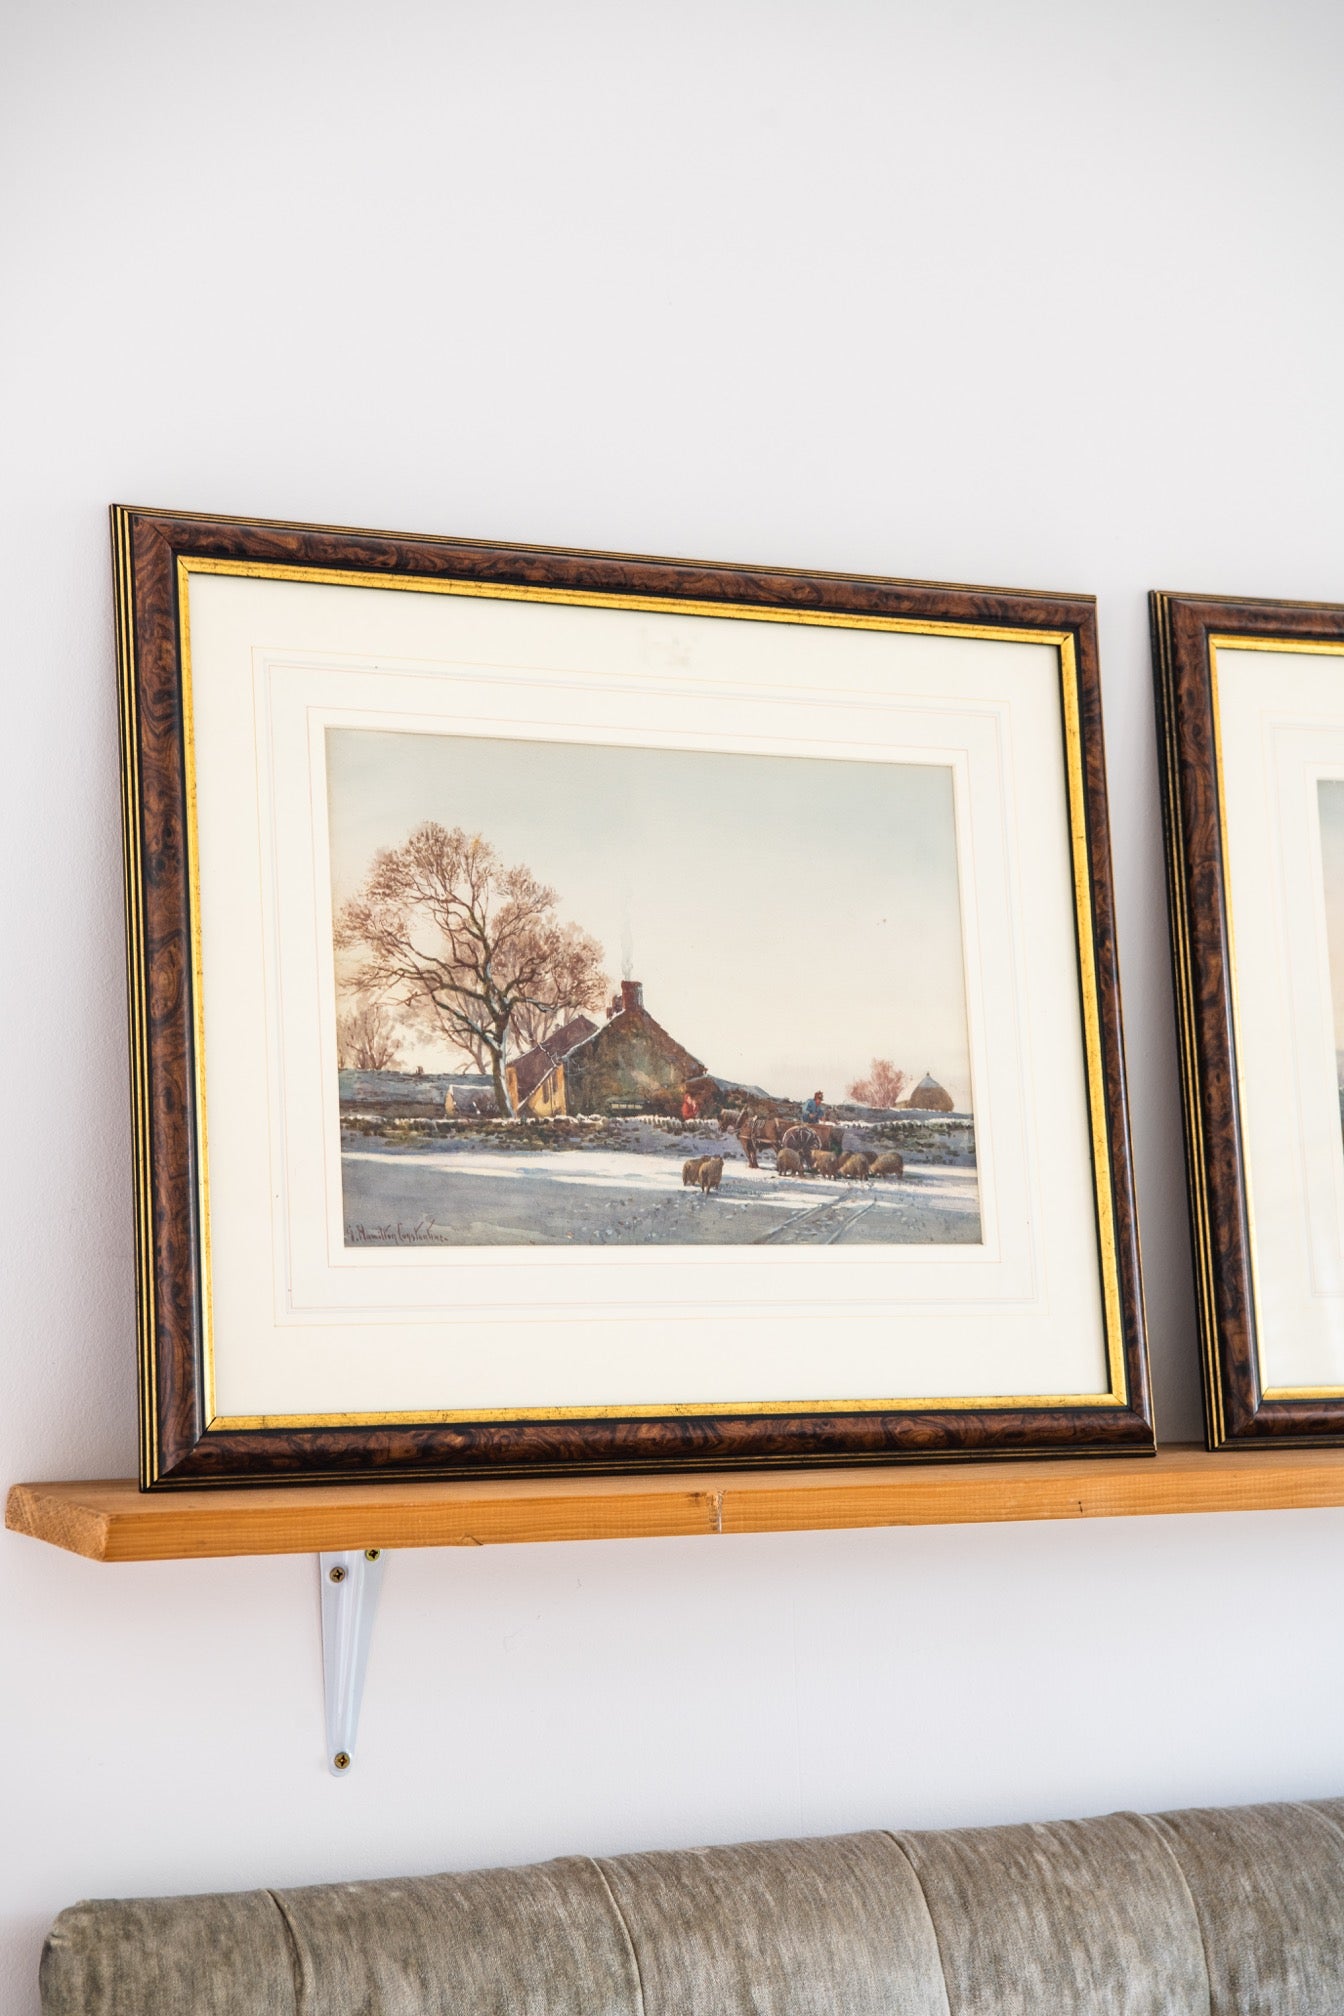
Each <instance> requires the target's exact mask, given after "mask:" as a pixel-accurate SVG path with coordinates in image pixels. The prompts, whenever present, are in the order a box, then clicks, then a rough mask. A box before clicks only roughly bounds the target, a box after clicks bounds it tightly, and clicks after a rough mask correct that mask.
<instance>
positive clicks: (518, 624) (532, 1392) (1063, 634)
mask: <svg viewBox="0 0 1344 2016" xmlns="http://www.w3.org/2000/svg"><path fill="white" fill-rule="evenodd" d="M112 526H113V549H114V563H115V582H116V608H117V636H118V658H119V666H120V684H121V702H122V744H123V747H122V754H123V776H124V813H125V845H126V861H127V928H128V945H129V975H130V1031H131V1073H132V1099H133V1113H134V1146H135V1198H136V1246H137V1262H138V1295H139V1351H140V1393H141V1428H142V1481H143V1483H144V1484H145V1486H146V1487H147V1488H149V1487H157V1486H174V1485H192V1486H199V1485H204V1484H221V1485H222V1484H228V1483H232V1482H237V1481H239V1480H244V1481H246V1480H254V1481H284V1480H287V1479H288V1480H302V1479H305V1478H308V1479H318V1478H325V1479H332V1478H378V1477H386V1478H394V1477H398V1476H407V1475H411V1474H420V1475H426V1474H428V1475H471V1474H478V1475H479V1474H481V1473H494V1474H527V1473H548V1472H549V1473H554V1472H560V1471H566V1470H586V1471H593V1470H603V1469H606V1470H637V1469H657V1468H665V1469H666V1468H688V1467H705V1466H714V1467H721V1466H730V1465H747V1464H776V1465H778V1464H787V1463H798V1462H827V1463H853V1462H858V1461H889V1460H895V1459H901V1458H918V1457H935V1456H943V1457H947V1456H963V1457H971V1456H1011V1455H1017V1454H1022V1455H1025V1454H1029V1453H1037V1454H1039V1453H1041V1452H1047V1453H1048V1452H1059V1453H1065V1452H1076V1451H1079V1450H1085V1451H1095V1452H1096V1453H1098V1454H1104V1453H1108V1452H1116V1453H1122V1452H1133V1451H1136V1450H1138V1451H1146V1450H1150V1449H1151V1448H1152V1446H1153V1434H1152V1419H1151V1410H1150V1405H1149V1394H1148V1374H1147V1364H1146V1356H1145V1338H1144V1320H1143V1305H1142V1292H1141V1285H1140V1273H1139V1253H1138V1238H1137V1229H1136V1219H1135V1205H1134V1186H1133V1174H1132V1168H1131V1161H1130V1147H1129V1129H1128V1116H1127V1110H1126V1093H1125V1073H1124V1063H1123V1050H1122V1040H1121V1024H1120V990H1119V982H1118V977H1117V972H1116V956H1115V933H1114V925H1113V916H1112V894H1111V866H1110V852H1109V840H1108V832H1107V813H1106V785H1105V774H1104V758H1103V748H1102V727H1101V700H1100V691H1099V679H1098V667H1097V648H1096V624H1095V611H1094V605H1093V603H1092V601H1091V599H1090V598H1086V597H1079V596H1056V595H1046V594H1029V593H1010V592H1004V591H999V590H988V589H979V588H957V587H942V586H934V585H929V584H924V583H913V582H901V581H890V580H875V579H863V578H851V577H848V576H840V575H833V574H809V573H805V572H798V571H783V570H775V571H764V570H759V569H752V568H743V567H730V566H718V565H709V564H706V563H702V562H694V561H678V560H658V559H648V558H636V557H630V556H622V555H619V554H601V553H582V552H565V551H552V550H547V549H540V548H535V547H524V546H503V545H491V544H484V543H479V542H473V541H468V540H458V539H442V538H419V537H407V536H402V535H395V534H385V533H375V532H359V531H349V530H340V529H332V528H323V527H315V526H303V525H284V524H267V523H259V522H251V521H246V520H238V519H217V518H208V517H203V516H197V515H193V514H190V513H185V512H171V511H155V510H133V509H125V508H121V507H118V508H116V509H115V510H114V511H113V514H112Z"/></svg>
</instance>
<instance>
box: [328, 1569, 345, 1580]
mask: <svg viewBox="0 0 1344 2016" xmlns="http://www.w3.org/2000/svg"><path fill="white" fill-rule="evenodd" d="M327 1580H328V1581H329V1582H344V1580H345V1570H344V1568H329V1569H328V1570H327Z"/></svg>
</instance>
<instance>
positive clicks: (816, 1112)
mask: <svg viewBox="0 0 1344 2016" xmlns="http://www.w3.org/2000/svg"><path fill="white" fill-rule="evenodd" d="M825 1097H826V1095H825V1093H823V1092H814V1093H813V1094H812V1097H811V1098H810V1099H804V1101H803V1118H804V1120H806V1121H807V1123H808V1125H809V1126H815V1124H816V1122H817V1121H818V1120H823V1119H824V1118H825V1117H826V1106H825Z"/></svg>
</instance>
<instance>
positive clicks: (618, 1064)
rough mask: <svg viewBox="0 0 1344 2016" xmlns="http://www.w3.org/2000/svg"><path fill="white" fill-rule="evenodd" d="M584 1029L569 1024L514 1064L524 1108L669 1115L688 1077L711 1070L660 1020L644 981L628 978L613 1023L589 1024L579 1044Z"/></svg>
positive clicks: (513, 1084) (519, 1106)
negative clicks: (653, 1011)
mask: <svg viewBox="0 0 1344 2016" xmlns="http://www.w3.org/2000/svg"><path fill="white" fill-rule="evenodd" d="M586 1019H587V1018H586V1017H584V1016H580V1017H578V1018H577V1021H578V1022H584V1021H586ZM576 1026H577V1025H576V1023H574V1022H571V1023H568V1024H566V1026H565V1028H564V1029H562V1030H558V1031H557V1032H556V1034H555V1035H554V1036H552V1037H550V1038H549V1039H548V1040H547V1042H546V1043H544V1044H539V1045H538V1046H537V1048H536V1049H535V1050H529V1051H528V1052H527V1053H526V1055H525V1056H522V1057H520V1058H518V1060H517V1062H516V1063H514V1064H510V1065H509V1066H508V1073H507V1075H508V1081H509V1090H510V1093H511V1094H512V1096H513V1101H514V1106H515V1109H516V1110H517V1111H518V1112H520V1113H521V1112H528V1113H534V1114H537V1115H545V1114H553V1113H569V1114H574V1113H645V1112H666V1111H669V1110H670V1109H671V1107H672V1105H673V1103H674V1100H675V1097H676V1095H677V1094H679V1093H680V1092H681V1091H682V1089H683V1087H684V1086H685V1084H686V1082H687V1080H688V1079H691V1078H698V1077H700V1076H701V1075H702V1074H703V1072H704V1069H705V1067H704V1065H703V1063H702V1062H701V1060H700V1059H699V1058H698V1057H694V1056H692V1054H691V1052H690V1051H689V1050H686V1049H683V1047H682V1045H681V1044H680V1043H678V1042H677V1040H676V1038H675V1037H673V1036H670V1035H669V1034H668V1032H667V1030H666V1029H664V1028H663V1026H662V1024H661V1023H660V1022H655V1020H654V1018H653V1016H652V1015H650V1013H649V1011H648V1009H647V1008H646V1007H645V1006H644V989H643V987H642V986H641V985H640V983H639V981H638V980H623V981H622V982H621V991H620V993H619V994H618V995H617V996H616V998H615V1000H614V1001H613V1002H612V1004H611V1012H610V1014H609V1015H608V1017H607V1020H606V1021H605V1022H604V1023H602V1025H601V1026H600V1027H599V1028H594V1027H593V1025H592V1024H591V1023H589V1024H588V1030H587V1032H585V1033H583V1034H581V1035H579V1036H578V1037H577V1038H576V1039H575V1040H574V1041H572V1042H571V1041H569V1040H568V1039H569V1036H570V1032H571V1031H572V1030H574V1029H575V1027H576ZM515 1088H516V1089H515Z"/></svg>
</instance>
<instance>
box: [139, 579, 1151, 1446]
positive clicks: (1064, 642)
mask: <svg viewBox="0 0 1344 2016" xmlns="http://www.w3.org/2000/svg"><path fill="white" fill-rule="evenodd" d="M176 564H177V588H178V637H179V650H180V666H181V682H182V722H183V769H184V776H185V779H186V796H187V803H186V810H187V836H186V842H187V844H186V855H187V880H188V899H189V915H190V928H191V973H192V1033H193V1041H194V1044H195V1058H194V1068H193V1098H194V1105H195V1113H196V1124H197V1143H198V1168H197V1184H198V1189H197V1209H198V1213H199V1217H200V1225H201V1238H200V1252H201V1325H202V1360H203V1371H204V1375H205V1416H206V1423H205V1432H206V1433H227V1432H233V1431H239V1432H241V1431H247V1430H258V1429H279V1428H317V1427H383V1426H386V1427H393V1426H411V1425H416V1424H420V1425H424V1426H434V1425H442V1426H447V1425H451V1424H453V1423H461V1424H463V1425H466V1424H469V1423H472V1422H485V1421H565V1420H637V1419H673V1418H677V1417H693V1416H703V1417H720V1416H753V1417H754V1416H768V1415H792V1414H800V1415H808V1414H878V1413H926V1414H927V1413H944V1412H958V1413H973V1412H987V1411H1010V1410H1013V1411H1016V1410H1022V1409H1029V1408H1039V1409H1047V1410H1059V1409H1062V1408H1098V1409H1099V1408H1105V1407H1116V1406H1122V1407H1123V1406H1126V1405H1127V1404H1128V1398H1129V1396H1128V1387H1127V1380H1126V1377H1125V1362H1124V1325H1123V1312H1122V1309H1121V1303H1120V1286H1119V1262H1118V1242H1117V1236H1116V1225H1115V1196H1114V1186H1113V1183H1112V1177H1111V1164H1110V1131H1109V1127H1108V1124H1107V1115H1106V1100H1105V1074H1104V1070H1103V1060H1102V1054H1101V1015H1100V1002H1099V999H1098V994H1097V970H1096V948H1095V943H1094V938H1093V919H1092V876H1091V865H1090V858H1089V852H1088V846H1087V801H1086V791H1085V787H1084V779H1083V766H1082V735H1081V724H1080V719H1079V703H1078V668H1077V654H1076V648H1075V643H1074V637H1073V633H1072V632H1071V631H1069V630H1047V629H1039V630H1036V629H1026V628H1020V627H1015V626H1011V625H1003V624H980V623H958V622H952V621H943V620H938V619H933V618H919V617H887V616H864V615H858V614H853V613H849V612H846V611H834V612H831V611H817V610H792V609H784V610H780V609H773V608H761V607H758V606H756V605H754V604H750V603H732V602H729V603H723V602H702V601H697V600H693V599H691V598H686V597H681V596H649V595H621V594H606V593H602V592H600V591H596V590H590V589H568V588H535V587H529V586H525V585H515V584H511V583H508V584H506V583H495V582H477V581H456V580H452V581H442V580H432V581H431V580H423V579H420V578H412V577H407V576H394V577H389V576H387V575H384V574H364V573H359V572H353V571H347V570H343V569H337V568H323V567H304V566H296V565H293V564H285V563H277V562H269V561H248V560H220V559H211V558H206V557H199V558H197V557H189V556H185V555H179V556H178V558H177V563H176ZM192 574H216V575H232V576H239V577H243V578H246V579H252V580H273V581H294V582H298V583H300V584H304V585H312V586H323V587H339V588H376V589H381V590H383V591H385V592H388V593H392V594H404V593H413V594H439V595H461V596H468V597H475V598H480V599H484V600H490V601H523V602H552V603H557V604H567V605H569V606H577V607H587V608H602V609H627V610H628V609H637V610H642V611H645V612H649V613H655V614H669V615H681V616H701V617H720V618H724V619H726V620H729V621H734V620H735V621H739V622H740V621H746V622H765V623H791V624H802V625H808V626H814V627H817V628H822V629H840V630H876V631H887V632H893V633H899V634H907V635H920V636H935V637H974V638H982V639H984V640H986V641H990V642H998V643H1021V644H1045V645H1052V646H1053V647H1054V648H1055V650H1056V652H1057V654H1058V660H1059V671H1060V686H1059V691H1060V702H1061V732H1062V739H1063V753H1064V767H1065V784H1066V793H1065V795H1066V803H1067V807H1068V823H1069V840H1070V851H1071V856H1072V867H1073V885H1074V913H1075V932H1076V940H1077V947H1078V961H1079V973H1078V979H1079V991H1080V996H1081V1007H1082V1018H1083V1039H1084V1040H1083V1048H1084V1064H1085V1072H1086V1079H1087V1095H1088V1114H1089V1121H1090V1127H1091V1140H1092V1165H1093V1196H1094V1200H1095V1205H1096V1222H1097V1240H1098V1264H1099V1273H1100V1287H1101V1301H1102V1322H1103V1330H1104V1334H1105V1343H1106V1367H1107V1380H1108V1384H1107V1390H1106V1391H1105V1392H1101V1393H1077V1394H1075V1393H1049V1394H1043V1393H1032V1394H990V1395H983V1394H982V1395H975V1396H969V1397H965V1396H946V1397H944V1396H939V1397H935V1398H923V1397H920V1398H909V1397H887V1398H881V1399H865V1400H852V1399H848V1400H789V1401H747V1402H738V1403H732V1402H726V1401H704V1402H701V1401H687V1402H659V1403H642V1404H638V1405H626V1406H611V1405H605V1404H604V1405H601V1406H587V1407H549V1408H537V1407H530V1408H522V1407H501V1408H417V1409H414V1410H409V1411H406V1410H369V1411H367V1412H366V1411H359V1412H337V1413H329V1414H315V1413H303V1414H274V1415H222V1414H218V1413H217V1412H216V1405H215V1341H214V1321H213V1295H212V1289H211V1254H210V1215H209V1167H208V1153H207V1145H206V1144H207V1135H206V1088H205V1013H204V971H203V960H202V941H201V918H200V888H199V880H198V869H197V862H198V830H197V807H196V748H195V737H194V731H193V717H192V704H191V685H192V674H191V624H190V577H191V575H192Z"/></svg>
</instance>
